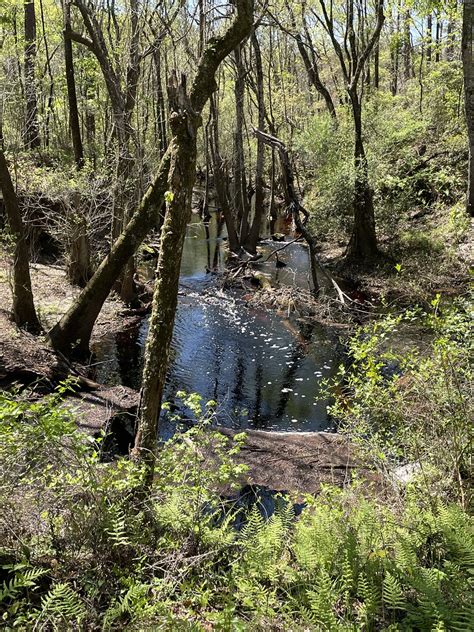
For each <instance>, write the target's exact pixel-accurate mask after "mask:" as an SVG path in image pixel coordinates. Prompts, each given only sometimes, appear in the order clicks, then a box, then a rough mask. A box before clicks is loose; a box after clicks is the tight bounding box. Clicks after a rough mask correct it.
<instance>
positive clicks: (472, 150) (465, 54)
mask: <svg viewBox="0 0 474 632" xmlns="http://www.w3.org/2000/svg"><path fill="white" fill-rule="evenodd" d="M473 30H474V0H464V9H463V24H462V65H463V71H464V101H465V112H466V124H467V135H468V140H469V167H468V181H467V197H466V209H467V212H468V213H469V215H471V216H474V55H473V44H474V42H473Z"/></svg>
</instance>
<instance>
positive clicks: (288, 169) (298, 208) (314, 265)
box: [253, 129, 319, 296]
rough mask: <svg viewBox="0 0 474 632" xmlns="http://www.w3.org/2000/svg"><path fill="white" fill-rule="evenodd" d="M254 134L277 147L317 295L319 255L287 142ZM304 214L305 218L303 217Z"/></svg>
mask: <svg viewBox="0 0 474 632" xmlns="http://www.w3.org/2000/svg"><path fill="white" fill-rule="evenodd" d="M253 132H254V135H255V137H256V138H258V139H260V140H261V141H262V143H265V144H266V145H268V146H269V147H272V148H273V149H275V151H276V152H277V153H278V157H279V159H280V165H281V174H282V183H283V186H284V188H285V191H286V196H285V197H286V198H287V200H289V208H288V211H289V212H290V214H291V216H292V218H293V221H294V223H295V226H296V229H297V231H298V232H299V233H300V234H301V235H302V236H303V239H304V240H305V241H306V243H307V244H308V248H309V254H310V267H311V280H312V281H313V294H314V295H315V296H317V295H318V294H319V281H318V273H317V269H318V267H319V266H318V256H317V253H316V242H315V240H314V237H313V235H312V234H311V233H310V231H309V230H308V229H307V227H306V222H307V220H308V218H309V213H308V211H307V210H306V209H305V208H304V206H303V205H302V204H301V202H300V200H299V196H298V193H297V191H296V187H295V177H294V174H293V167H292V165H291V160H290V156H289V154H288V150H287V148H286V146H285V144H284V143H283V142H282V141H281V140H279V139H278V138H276V137H275V136H271V135H270V134H266V133H265V132H262V131H261V130H258V129H254V130H253ZM301 215H303V217H304V219H303V220H302V219H301Z"/></svg>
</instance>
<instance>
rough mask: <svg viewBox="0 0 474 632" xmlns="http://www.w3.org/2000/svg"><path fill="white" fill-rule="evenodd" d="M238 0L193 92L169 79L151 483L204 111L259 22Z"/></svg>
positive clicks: (148, 394)
mask: <svg viewBox="0 0 474 632" xmlns="http://www.w3.org/2000/svg"><path fill="white" fill-rule="evenodd" d="M234 4H235V9H236V15H235V17H234V19H233V22H232V24H231V26H230V27H229V28H228V30H227V31H226V32H225V33H224V34H223V35H222V36H221V37H219V38H216V39H211V40H210V41H209V43H208V45H207V47H206V49H205V51H204V53H203V54H202V57H201V59H200V61H199V65H198V69H197V74H196V77H195V79H194V81H193V84H192V87H191V90H190V93H189V96H188V94H187V90H186V79H185V77H182V78H181V80H178V78H177V77H176V76H173V77H172V78H171V81H170V83H169V89H168V92H169V102H170V105H171V108H172V114H171V117H170V124H171V129H172V133H173V138H172V141H171V145H170V160H171V164H170V172H169V179H168V192H167V203H166V212H165V219H164V223H163V227H162V230H161V239H160V252H159V258H158V265H157V269H156V279H157V280H156V284H155V290H154V294H153V306H152V313H151V317H150V324H149V333H148V339H147V343H146V348H145V366H144V370H143V380H142V383H143V387H142V391H141V401H140V411H139V421H138V428H137V435H136V441H135V447H134V456H135V458H136V459H137V460H139V461H141V462H143V463H144V464H145V467H146V472H147V474H146V478H147V482H148V483H150V482H151V481H152V479H153V468H154V462H155V458H156V457H155V455H156V449H157V436H158V420H159V416H160V410H161V400H162V395H163V388H164V384H165V378H166V372H167V369H168V358H169V352H170V347H171V339H172V335H173V327H174V319H175V313H176V307H177V302H178V288H179V273H180V265H181V257H182V251H183V245H184V239H185V235H186V227H187V225H188V222H189V220H190V218H191V198H192V190H193V186H194V183H195V179H196V154H197V133H198V130H199V127H200V126H201V124H202V119H201V113H202V110H203V108H204V106H205V104H206V103H207V101H208V100H209V98H210V97H211V95H212V94H213V93H214V91H215V90H216V89H217V84H216V80H215V75H216V72H217V69H218V68H219V65H220V64H221V62H222V61H223V60H224V58H225V57H227V56H228V55H229V54H230V53H231V52H232V51H234V50H235V49H236V48H237V47H238V46H239V45H240V44H241V42H242V41H243V40H244V39H245V38H246V37H248V35H249V34H250V32H251V29H252V24H253V0H235V3H234Z"/></svg>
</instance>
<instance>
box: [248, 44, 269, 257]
mask: <svg viewBox="0 0 474 632" xmlns="http://www.w3.org/2000/svg"><path fill="white" fill-rule="evenodd" d="M251 39H252V47H253V51H254V60H255V76H256V86H257V108H258V128H259V129H261V130H263V129H264V126H265V103H264V96H263V66H262V53H261V50H260V44H259V42H258V38H257V35H256V33H255V32H254V33H252V38H251ZM264 158H265V156H264V146H263V141H262V140H261V139H260V138H257V161H256V166H255V211H254V216H253V221H252V225H251V227H250V231H249V233H248V236H247V241H246V244H245V245H246V249H247V250H248V251H249V252H250V253H251V254H256V252H257V244H258V240H259V237H260V228H261V225H262V218H263V214H264V208H263V204H264V191H263V186H264V181H263V168H264Z"/></svg>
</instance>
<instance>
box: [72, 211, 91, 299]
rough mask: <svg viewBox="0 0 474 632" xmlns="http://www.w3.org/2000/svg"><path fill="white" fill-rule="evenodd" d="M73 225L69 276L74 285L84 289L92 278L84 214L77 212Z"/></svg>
mask: <svg viewBox="0 0 474 632" xmlns="http://www.w3.org/2000/svg"><path fill="white" fill-rule="evenodd" d="M71 223H72V226H71V244H70V251H69V262H68V266H67V275H68V278H69V280H70V282H71V283H72V284H73V285H79V286H80V287H84V286H85V285H86V284H87V282H88V281H89V279H90V278H91V276H92V274H91V263H90V246H89V236H88V234H87V220H86V218H85V217H84V215H82V213H80V212H77V213H75V214H74V216H73V218H72V219H71Z"/></svg>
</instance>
